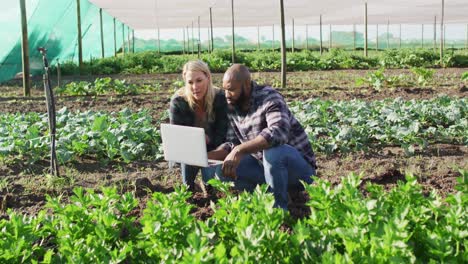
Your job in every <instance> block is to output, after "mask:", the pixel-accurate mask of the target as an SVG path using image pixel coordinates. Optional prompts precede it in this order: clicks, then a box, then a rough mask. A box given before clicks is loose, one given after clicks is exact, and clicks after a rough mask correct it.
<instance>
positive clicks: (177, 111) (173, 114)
mask: <svg viewBox="0 0 468 264" xmlns="http://www.w3.org/2000/svg"><path fill="white" fill-rule="evenodd" d="M192 115H193V114H192V113H191V111H190V108H189V106H188V103H187V102H185V101H184V100H183V99H182V98H181V97H177V96H174V97H173V98H172V99H171V102H170V106H169V119H170V122H171V124H174V125H181V126H191V125H193V120H192V118H191V116H192Z"/></svg>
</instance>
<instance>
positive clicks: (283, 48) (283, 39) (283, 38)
mask: <svg viewBox="0 0 468 264" xmlns="http://www.w3.org/2000/svg"><path fill="white" fill-rule="evenodd" d="M280 17H281V88H286V66H287V65H286V30H285V26H284V3H283V0H280Z"/></svg>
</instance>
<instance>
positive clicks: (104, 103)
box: [0, 68, 468, 219]
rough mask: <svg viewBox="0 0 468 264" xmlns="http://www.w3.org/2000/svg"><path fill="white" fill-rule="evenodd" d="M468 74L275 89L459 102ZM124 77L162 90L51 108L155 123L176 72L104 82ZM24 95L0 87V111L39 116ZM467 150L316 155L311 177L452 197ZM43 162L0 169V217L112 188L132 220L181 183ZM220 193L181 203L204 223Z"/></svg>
mask: <svg viewBox="0 0 468 264" xmlns="http://www.w3.org/2000/svg"><path fill="white" fill-rule="evenodd" d="M465 71H468V69H466V68H465V69H438V70H436V73H435V78H434V85H432V86H429V87H394V88H384V89H382V90H381V91H380V92H377V91H376V90H374V89H372V88H367V87H356V85H355V83H354V80H355V79H356V78H357V77H359V76H361V77H362V76H365V75H366V74H367V72H368V71H358V70H342V71H320V72H298V73H289V77H288V78H289V82H288V87H289V88H287V89H280V91H281V92H282V94H283V95H284V96H285V98H286V99H287V100H288V101H292V100H305V99H308V98H321V99H328V100H352V99H361V100H380V99H386V98H397V97H402V98H404V99H408V100H409V99H430V98H434V97H436V96H439V95H443V94H445V95H449V96H452V97H465V96H466V95H467V89H466V87H465V86H464V85H465V84H462V83H461V81H460V76H461V74H462V73H463V72H465ZM402 73H403V74H409V71H408V70H390V71H389V74H391V75H394V74H395V75H398V74H402ZM111 77H112V78H120V79H126V80H127V81H128V82H131V83H139V84H143V83H145V84H150V83H154V82H159V83H161V84H162V88H161V90H160V91H158V92H155V93H151V94H143V95H134V96H118V95H106V96H97V97H83V96H62V97H58V98H57V109H60V108H62V107H67V108H69V109H70V110H72V111H77V110H80V111H86V110H94V111H97V110H103V111H120V110H122V109H124V108H130V109H132V110H135V111H137V110H139V109H149V110H150V113H151V115H152V116H153V117H154V118H155V119H159V118H160V116H161V114H162V113H163V112H164V111H166V109H167V108H168V103H169V99H170V96H171V94H172V92H173V90H174V87H172V86H171V84H172V83H173V82H174V81H175V80H177V79H180V75H179V74H168V75H160V74H158V75H131V76H130V75H129V76H111ZM253 77H254V78H255V79H258V80H260V82H261V83H270V84H274V83H275V82H277V81H278V80H279V74H278V73H253ZM94 78H96V76H84V77H73V78H69V79H65V80H64V82H70V81H78V80H94ZM221 78H222V75H221V74H215V75H214V83H215V85H220V83H221ZM34 85H36V87H40V88H38V89H33V93H32V96H31V97H23V96H21V91H20V88H19V81H12V82H10V83H9V84H8V86H3V87H0V113H15V112H22V113H24V112H46V106H45V102H44V97H43V91H42V88H41V83H40V80H36V81H35V82H34ZM467 157H468V147H467V146H465V145H454V144H436V145H431V146H429V147H428V148H427V149H424V150H417V151H416V153H415V155H413V156H407V155H406V154H405V152H404V151H403V150H402V149H401V148H396V147H388V148H383V149H378V150H374V151H372V152H367V153H361V152H357V153H350V154H334V155H318V157H317V163H318V175H317V176H318V177H319V178H322V179H327V180H329V181H330V182H332V184H338V183H339V182H340V181H341V179H342V178H343V177H346V176H347V175H349V174H350V173H357V174H359V173H362V174H363V178H362V180H363V183H362V184H361V185H362V190H363V193H364V194H365V188H364V186H365V184H366V183H367V182H372V183H376V184H380V185H382V186H384V188H385V189H387V190H390V189H391V188H392V187H394V186H395V185H396V184H397V182H398V181H403V182H404V181H405V176H404V175H405V174H406V173H412V174H414V175H415V176H416V177H417V178H418V181H419V182H420V183H421V184H422V187H423V192H424V193H426V194H428V193H430V192H432V191H435V192H437V193H438V194H439V195H441V196H442V197H444V196H446V195H447V194H449V193H453V192H454V186H455V184H456V178H457V177H459V176H460V172H459V171H458V170H459V169H462V168H463V169H468V164H467V163H468V159H467ZM47 169H48V162H47V160H44V161H42V162H40V163H38V164H34V165H28V164H25V163H24V162H23V161H21V160H17V161H9V162H4V163H0V181H4V182H6V186H5V187H2V188H1V189H0V218H7V217H8V216H7V213H6V211H7V210H8V209H13V210H14V211H18V212H22V213H25V214H36V213H37V212H38V211H39V210H41V209H43V208H44V205H45V203H46V197H47V196H48V195H50V196H57V195H62V196H63V197H64V198H65V200H67V197H69V195H71V194H72V192H73V191H72V190H73V188H74V187H78V186H82V187H86V188H94V189H99V188H100V187H101V186H117V188H118V189H119V191H121V192H125V191H132V192H134V193H135V195H136V196H137V197H138V199H139V200H140V204H139V207H138V208H137V209H136V210H135V211H134V212H133V213H134V214H135V215H140V214H141V212H142V210H143V209H144V207H145V204H146V201H147V200H148V199H151V192H154V191H158V192H163V193H169V192H172V191H173V190H174V186H175V185H176V184H179V183H180V182H181V176H180V171H179V170H178V169H177V168H169V167H168V164H167V163H166V162H164V161H139V162H132V163H130V164H126V163H117V162H112V163H109V164H102V163H100V162H99V161H97V160H93V159H83V160H80V161H78V162H74V163H71V164H67V166H62V167H61V171H60V172H61V175H62V177H61V178H54V177H48V176H45V175H46V174H47ZM290 195H291V199H292V202H291V204H290V205H289V211H290V213H291V215H292V216H293V217H295V218H301V217H304V216H306V215H307V214H308V209H307V206H306V205H305V203H306V202H307V200H308V199H309V198H308V197H307V195H306V194H305V193H304V192H298V193H291V194H290ZM222 196H223V194H221V193H218V192H216V191H206V190H204V189H203V188H201V185H197V187H196V190H195V192H194V193H193V195H192V197H191V198H190V199H189V201H188V202H189V203H191V204H193V205H194V209H193V210H192V214H193V215H194V216H196V217H197V218H198V219H206V218H208V217H210V216H211V215H212V214H213V211H212V209H211V208H210V201H216V200H218V199H219V198H220V197H222Z"/></svg>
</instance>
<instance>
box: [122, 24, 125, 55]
mask: <svg viewBox="0 0 468 264" xmlns="http://www.w3.org/2000/svg"><path fill="white" fill-rule="evenodd" d="M122 54H123V55H124V56H125V26H124V24H123V23H122Z"/></svg>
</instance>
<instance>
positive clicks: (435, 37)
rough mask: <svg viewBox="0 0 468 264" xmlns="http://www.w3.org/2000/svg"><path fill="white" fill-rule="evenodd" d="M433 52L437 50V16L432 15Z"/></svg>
mask: <svg viewBox="0 0 468 264" xmlns="http://www.w3.org/2000/svg"><path fill="white" fill-rule="evenodd" d="M432 42H433V43H432V44H433V49H434V52H436V50H437V16H434V36H433V40H432Z"/></svg>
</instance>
